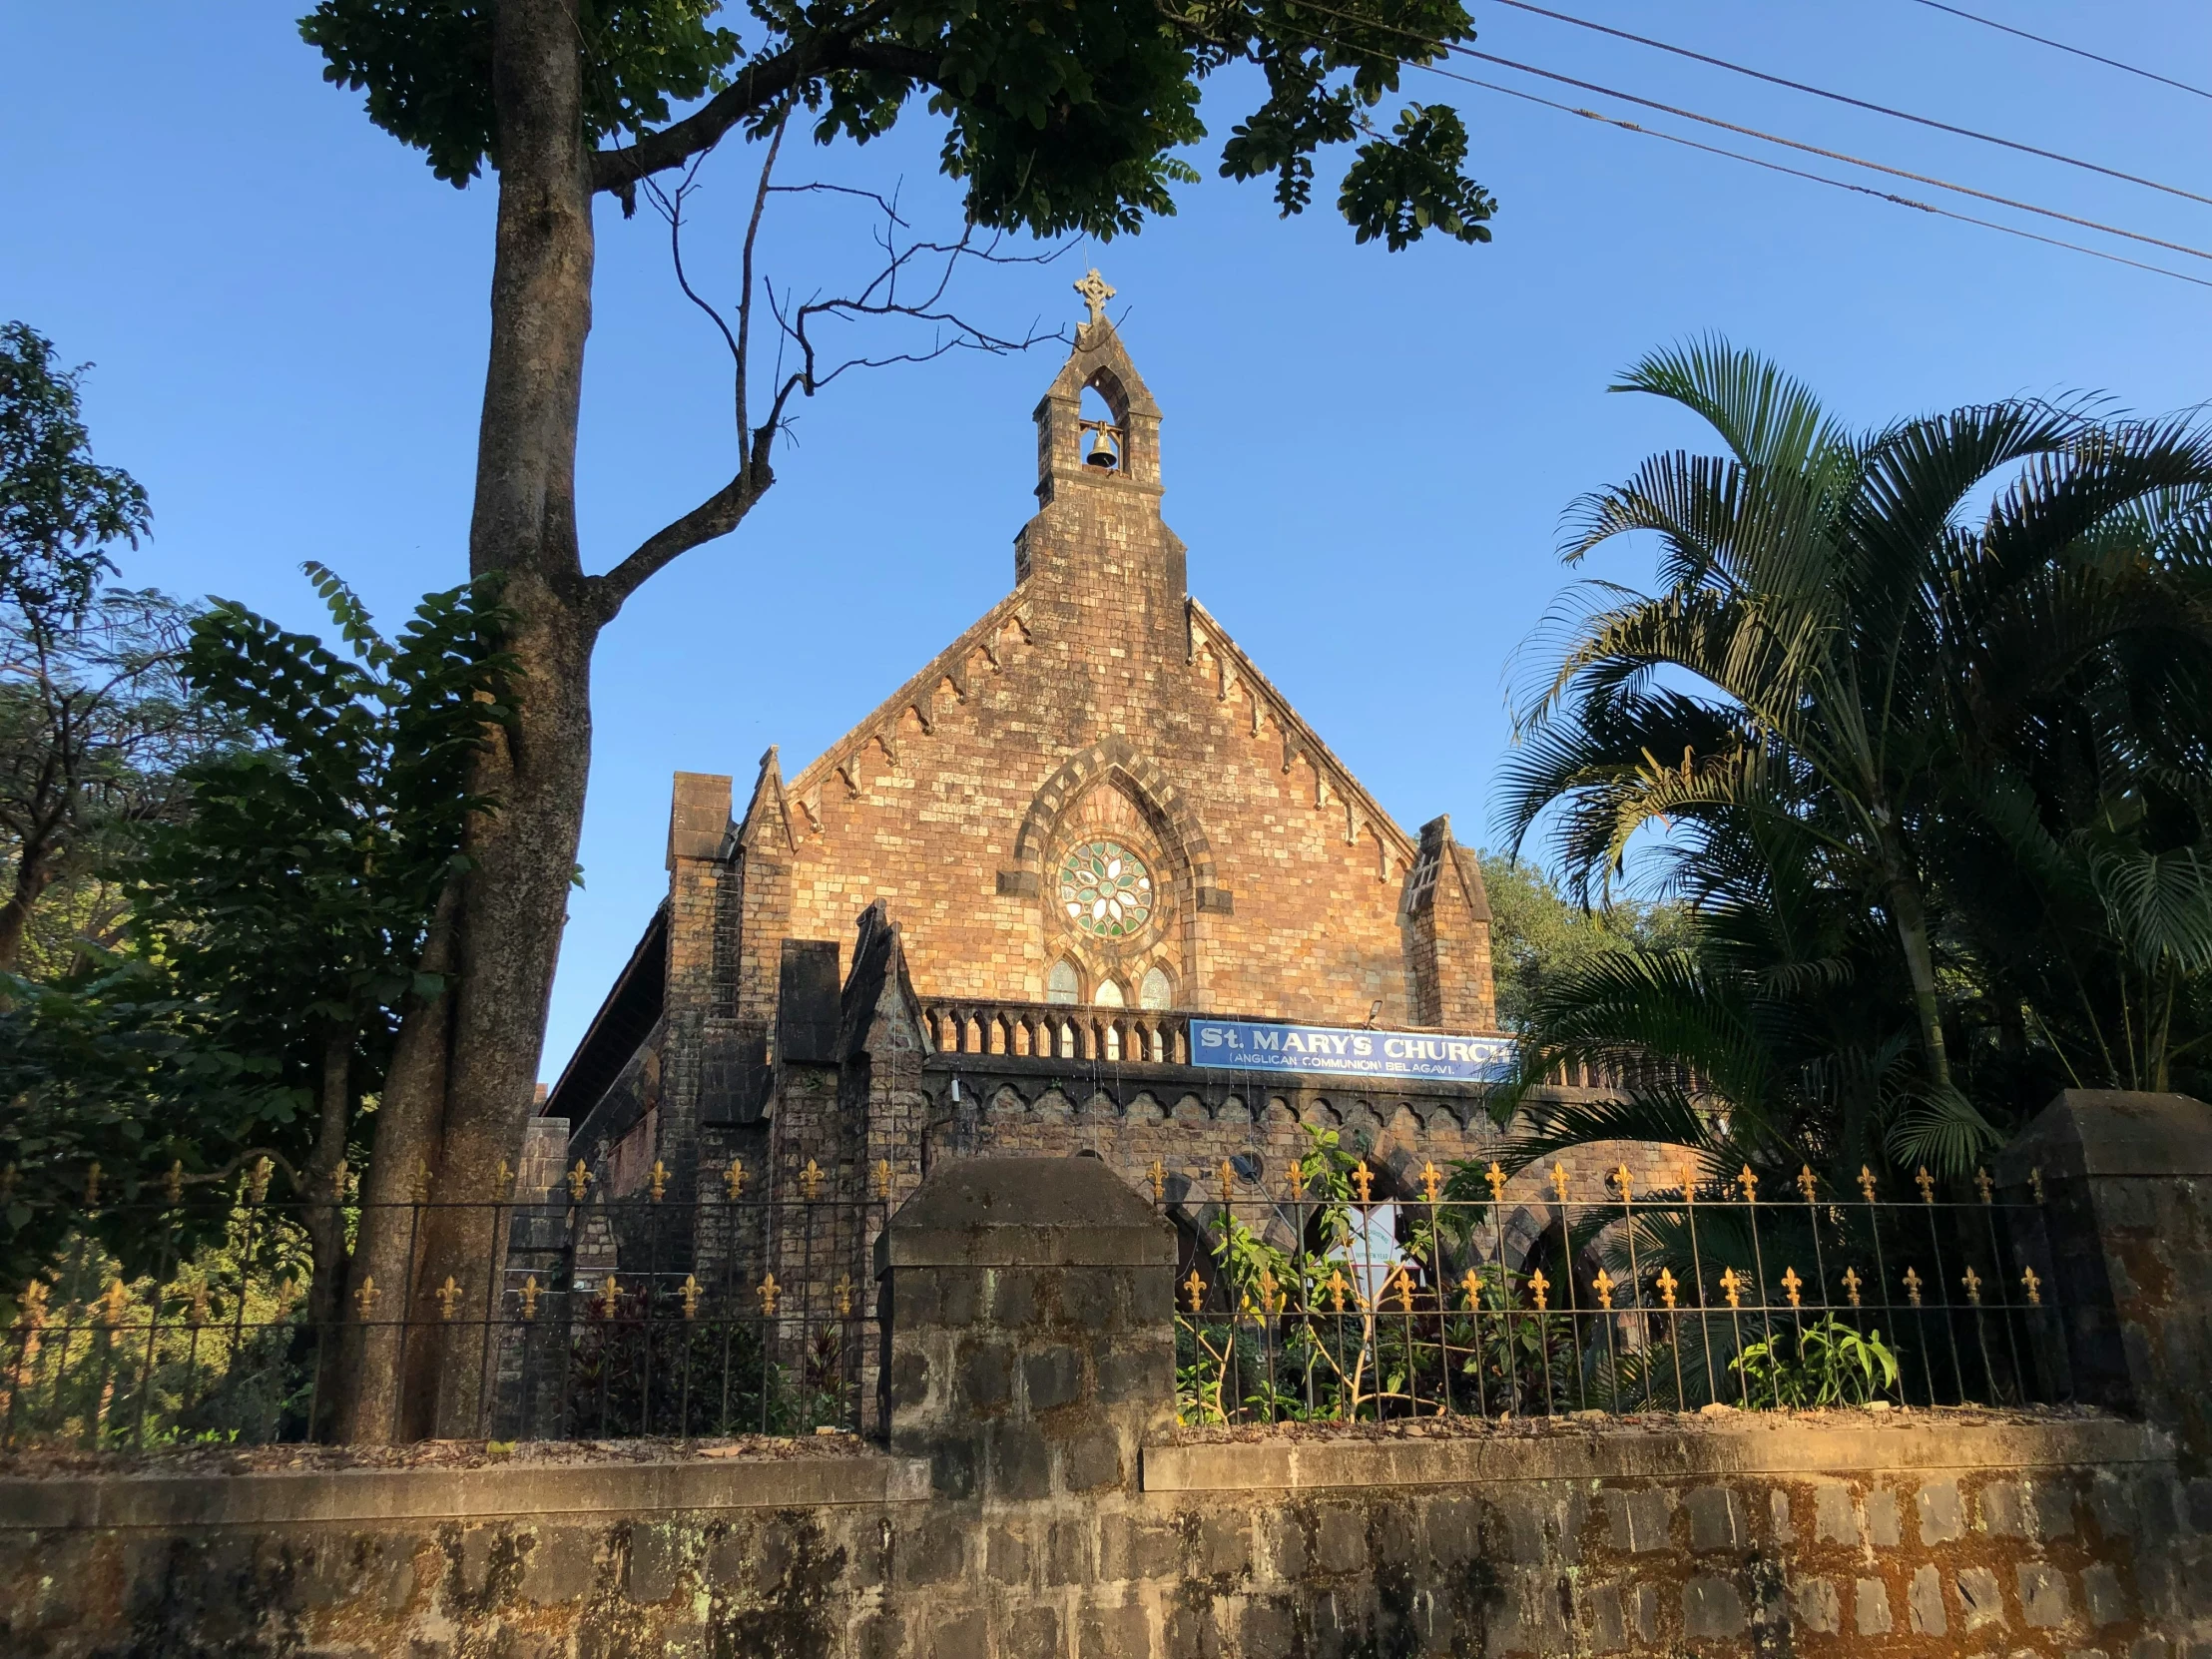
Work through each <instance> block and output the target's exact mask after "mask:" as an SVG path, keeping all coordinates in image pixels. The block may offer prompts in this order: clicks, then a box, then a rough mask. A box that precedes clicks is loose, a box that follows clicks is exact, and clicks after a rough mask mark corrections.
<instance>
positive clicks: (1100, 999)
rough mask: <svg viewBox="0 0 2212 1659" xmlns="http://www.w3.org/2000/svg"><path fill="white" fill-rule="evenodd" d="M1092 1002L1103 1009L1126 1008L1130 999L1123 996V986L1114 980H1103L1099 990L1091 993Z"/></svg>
mask: <svg viewBox="0 0 2212 1659" xmlns="http://www.w3.org/2000/svg"><path fill="white" fill-rule="evenodd" d="M1091 1000H1092V1001H1093V1002H1095V1003H1096V1004H1097V1005H1098V1006H1099V1007H1101V1008H1126V1007H1128V1006H1129V1001H1128V998H1126V997H1125V996H1123V995H1122V991H1121V985H1120V983H1119V982H1118V981H1116V980H1112V979H1101V980H1100V981H1099V982H1098V989H1096V990H1095V991H1093V992H1091Z"/></svg>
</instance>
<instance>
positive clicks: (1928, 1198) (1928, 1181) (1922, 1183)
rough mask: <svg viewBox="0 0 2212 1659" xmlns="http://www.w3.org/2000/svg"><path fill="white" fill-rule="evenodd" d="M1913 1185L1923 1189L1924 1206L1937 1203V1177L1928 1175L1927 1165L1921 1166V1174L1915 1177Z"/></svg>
mask: <svg viewBox="0 0 2212 1659" xmlns="http://www.w3.org/2000/svg"><path fill="white" fill-rule="evenodd" d="M1913 1184H1914V1185H1915V1186H1917V1187H1919V1188H1920V1189H1921V1202H1922V1203H1923V1204H1933V1203H1935V1202H1936V1177H1934V1176H1933V1175H1931V1174H1929V1173H1928V1166H1927V1165H1926V1164H1923V1165H1922V1166H1921V1172H1920V1174H1918V1175H1916V1176H1914V1177H1913Z"/></svg>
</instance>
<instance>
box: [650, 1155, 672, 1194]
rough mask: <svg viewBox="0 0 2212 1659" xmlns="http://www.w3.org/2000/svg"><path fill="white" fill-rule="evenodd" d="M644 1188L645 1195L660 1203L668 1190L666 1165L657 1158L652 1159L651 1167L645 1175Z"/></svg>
mask: <svg viewBox="0 0 2212 1659" xmlns="http://www.w3.org/2000/svg"><path fill="white" fill-rule="evenodd" d="M645 1190H646V1194H647V1196H648V1197H650V1198H651V1199H652V1200H653V1202H654V1203H656V1204H658V1203H660V1202H661V1199H662V1198H663V1197H664V1196H665V1195H666V1194H667V1192H668V1165H666V1164H664V1163H662V1162H661V1160H660V1159H658V1158H656V1159H654V1160H653V1168H652V1171H651V1172H650V1174H649V1175H648V1177H647V1180H646V1187H645Z"/></svg>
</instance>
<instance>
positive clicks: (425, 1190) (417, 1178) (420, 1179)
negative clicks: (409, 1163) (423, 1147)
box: [414, 1158, 430, 1204]
mask: <svg viewBox="0 0 2212 1659" xmlns="http://www.w3.org/2000/svg"><path fill="white" fill-rule="evenodd" d="M414 1201H415V1202H416V1203H417V1204H427V1203H429V1202H430V1160H429V1159H427V1158H417V1159H416V1160H415V1161H414Z"/></svg>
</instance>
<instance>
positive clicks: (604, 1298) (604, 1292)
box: [592, 1273, 622, 1320]
mask: <svg viewBox="0 0 2212 1659" xmlns="http://www.w3.org/2000/svg"><path fill="white" fill-rule="evenodd" d="M621 1295H622V1293H621V1291H620V1290H618V1289H617V1288H616V1286H615V1276H614V1275H613V1274H611V1273H610V1274H609V1275H607V1277H606V1278H604V1279H602V1280H601V1281H600V1282H599V1297H598V1300H597V1301H596V1302H594V1303H593V1305H592V1306H594V1307H595V1308H597V1309H598V1310H599V1317H600V1318H601V1319H610V1320H611V1319H613V1318H614V1317H615V1309H616V1308H617V1307H619V1306H620V1305H621V1304H620V1298H621Z"/></svg>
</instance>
